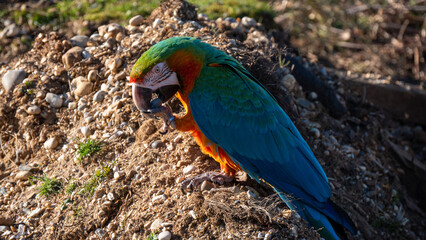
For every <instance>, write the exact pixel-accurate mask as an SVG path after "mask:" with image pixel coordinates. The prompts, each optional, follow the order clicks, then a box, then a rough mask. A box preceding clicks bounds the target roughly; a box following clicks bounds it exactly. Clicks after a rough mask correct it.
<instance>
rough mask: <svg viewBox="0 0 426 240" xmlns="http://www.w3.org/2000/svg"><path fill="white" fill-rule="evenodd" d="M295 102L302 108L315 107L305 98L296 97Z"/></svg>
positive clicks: (310, 108) (312, 108)
mask: <svg viewBox="0 0 426 240" xmlns="http://www.w3.org/2000/svg"><path fill="white" fill-rule="evenodd" d="M296 103H297V105H299V106H301V107H303V108H306V109H308V110H314V109H315V104H313V103H312V102H310V101H309V100H308V99H306V98H298V99H296Z"/></svg>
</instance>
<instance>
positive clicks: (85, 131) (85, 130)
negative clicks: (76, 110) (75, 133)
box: [80, 126, 91, 137]
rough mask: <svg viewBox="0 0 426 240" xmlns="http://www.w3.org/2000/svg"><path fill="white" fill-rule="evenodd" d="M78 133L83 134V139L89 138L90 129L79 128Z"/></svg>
mask: <svg viewBox="0 0 426 240" xmlns="http://www.w3.org/2000/svg"><path fill="white" fill-rule="evenodd" d="M80 132H81V133H82V134H83V136H85V137H88V136H90V133H91V131H90V129H89V128H88V127H86V126H83V127H81V128H80Z"/></svg>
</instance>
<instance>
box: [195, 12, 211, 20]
mask: <svg viewBox="0 0 426 240" xmlns="http://www.w3.org/2000/svg"><path fill="white" fill-rule="evenodd" d="M197 18H198V20H208V19H209V17H208V16H207V15H206V14H204V13H199V14H198V15H197Z"/></svg>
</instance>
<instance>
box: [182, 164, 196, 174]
mask: <svg viewBox="0 0 426 240" xmlns="http://www.w3.org/2000/svg"><path fill="white" fill-rule="evenodd" d="M195 169H197V168H196V167H195V166H194V165H189V166H186V167H185V168H184V169H183V171H182V173H183V174H184V175H186V174H190V173H192V172H193V171H194V170H195Z"/></svg>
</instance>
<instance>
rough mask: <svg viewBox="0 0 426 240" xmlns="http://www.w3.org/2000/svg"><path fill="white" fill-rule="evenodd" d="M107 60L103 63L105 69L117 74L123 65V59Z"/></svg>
mask: <svg viewBox="0 0 426 240" xmlns="http://www.w3.org/2000/svg"><path fill="white" fill-rule="evenodd" d="M108 60H109V61H108ZM108 60H107V61H106V62H105V65H107V67H108V68H109V69H110V70H111V71H113V72H117V70H118V69H119V68H120V67H121V65H123V59H121V58H114V59H108Z"/></svg>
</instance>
